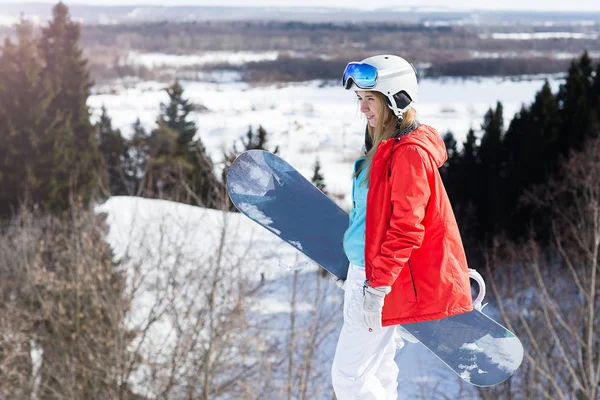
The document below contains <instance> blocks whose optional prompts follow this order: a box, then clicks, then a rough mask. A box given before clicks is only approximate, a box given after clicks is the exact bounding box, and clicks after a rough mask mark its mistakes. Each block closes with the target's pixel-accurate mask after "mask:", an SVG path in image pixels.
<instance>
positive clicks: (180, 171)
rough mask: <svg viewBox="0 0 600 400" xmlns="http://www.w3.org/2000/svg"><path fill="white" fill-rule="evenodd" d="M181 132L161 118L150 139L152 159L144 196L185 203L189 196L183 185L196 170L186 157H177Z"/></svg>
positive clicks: (147, 169) (145, 179)
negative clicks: (183, 201) (189, 174)
mask: <svg viewBox="0 0 600 400" xmlns="http://www.w3.org/2000/svg"><path fill="white" fill-rule="evenodd" d="M178 138H179V132H177V131H175V130H174V129H172V128H170V127H169V125H168V124H167V123H166V122H165V121H164V120H163V119H162V118H160V119H159V120H158V126H157V128H156V129H154V130H153V131H152V132H151V134H150V137H149V138H148V160H147V163H146V169H145V173H144V184H143V185H144V187H143V189H142V195H143V196H147V197H157V198H161V199H169V200H175V201H181V200H182V199H183V198H184V197H186V196H185V190H184V188H183V186H182V182H184V181H185V177H186V175H187V174H188V173H190V172H191V171H192V170H193V167H192V165H191V164H190V163H188V162H187V161H186V160H185V158H184V157H183V156H181V155H178V154H177V150H178Z"/></svg>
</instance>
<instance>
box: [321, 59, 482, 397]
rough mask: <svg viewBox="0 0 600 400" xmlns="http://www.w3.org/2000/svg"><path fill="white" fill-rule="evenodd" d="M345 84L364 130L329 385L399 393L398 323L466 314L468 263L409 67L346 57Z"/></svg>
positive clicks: (367, 393) (341, 390)
mask: <svg viewBox="0 0 600 400" xmlns="http://www.w3.org/2000/svg"><path fill="white" fill-rule="evenodd" d="M343 85H344V88H345V89H347V90H353V91H355V92H356V95H357V97H358V101H359V104H360V111H361V112H362V113H363V114H364V115H365V117H366V118H367V128H366V134H365V157H361V158H359V159H358V160H357V161H356V163H355V167H354V178H353V190H352V205H353V206H352V210H351V213H350V224H349V227H348V230H347V231H346V234H345V236H344V249H345V251H346V254H347V256H348V259H349V260H350V268H349V271H348V277H347V279H346V282H345V284H344V287H345V291H346V293H345V298H344V324H343V326H342V330H341V333H340V338H339V340H338V344H337V348H336V353H335V357H334V361H333V367H332V380H333V386H334V390H335V393H336V396H337V398H338V399H339V400H349V399H396V398H397V378H398V367H397V365H396V363H395V362H394V356H395V351H396V345H395V340H394V336H395V334H396V325H398V324H406V323H411V322H420V321H427V320H432V319H440V318H444V317H447V316H450V315H455V314H460V313H464V312H468V311H471V310H472V309H473V305H472V299H471V290H470V286H469V273H468V267H467V261H466V257H465V252H464V249H463V245H462V242H461V239H460V234H459V231H458V227H457V225H456V220H455V217H454V214H453V212H452V208H451V205H450V202H449V200H448V196H447V194H446V190H445V189H444V185H443V183H442V180H441V178H440V174H439V171H438V168H439V167H441V166H442V164H443V163H444V162H445V161H446V159H447V154H446V148H445V146H444V142H443V141H442V139H441V138H440V136H439V134H438V133H437V132H436V130H435V129H433V128H431V127H429V126H427V125H423V124H420V123H419V122H418V121H417V118H416V111H415V109H414V108H413V104H414V102H416V101H417V77H416V72H415V70H414V68H413V66H412V65H411V64H410V63H408V62H407V61H406V60H404V59H403V58H401V57H398V56H393V55H380V56H374V57H370V58H367V59H365V60H363V61H361V62H359V63H356V62H353V63H350V64H348V66H347V67H346V70H345V72H344V77H343Z"/></svg>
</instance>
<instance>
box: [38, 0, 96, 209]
mask: <svg viewBox="0 0 600 400" xmlns="http://www.w3.org/2000/svg"><path fill="white" fill-rule="evenodd" d="M79 38H80V26H79V24H77V23H75V22H73V21H71V18H70V16H69V11H68V8H67V7H66V6H65V5H64V4H63V3H58V4H57V5H56V6H55V7H54V8H53V19H52V21H50V23H49V24H48V26H47V27H45V28H43V29H42V36H41V38H40V42H39V50H40V53H41V56H42V59H43V62H44V70H43V71H42V76H43V78H44V79H47V80H48V81H49V82H50V84H51V87H52V90H53V91H54V92H55V93H56V95H55V96H54V97H53V98H52V101H51V103H50V106H49V115H50V117H51V118H58V119H60V124H58V125H57V126H56V127H55V128H54V129H53V133H52V135H53V138H52V141H51V145H49V146H48V148H46V149H45V150H44V154H48V155H52V160H51V163H52V168H50V169H49V170H48V175H47V176H46V177H45V179H44V183H45V185H44V186H45V187H44V190H45V192H46V193H48V199H47V202H46V208H48V209H50V210H54V211H60V210H65V209H66V208H68V207H69V204H70V202H71V201H72V200H75V201H83V202H84V203H85V202H87V201H89V200H91V199H92V197H93V195H94V192H95V189H96V188H97V187H98V185H99V184H101V183H102V182H106V174H105V171H104V170H103V168H102V156H101V155H100V152H99V150H98V140H97V137H96V132H95V129H94V126H93V125H92V123H91V122H90V112H89V109H88V106H87V104H86V103H87V99H88V97H89V95H90V88H91V85H92V83H91V81H90V77H89V72H88V70H87V66H86V64H87V62H86V61H85V59H84V58H83V56H82V50H81V49H80V48H79V45H78V42H79Z"/></svg>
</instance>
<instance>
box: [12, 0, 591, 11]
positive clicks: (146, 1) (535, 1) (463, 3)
mask: <svg viewBox="0 0 600 400" xmlns="http://www.w3.org/2000/svg"><path fill="white" fill-rule="evenodd" d="M20 1H23V0H0V4H2V3H15V2H20ZM24 2H30V1H24ZM31 2H41V3H56V2H57V0H33V1H31ZM64 2H65V3H66V4H67V5H74V4H88V5H194V6H235V7H243V6H258V7H265V6H266V7H270V6H275V7H284V6H288V7H302V6H303V7H323V6H324V7H343V8H359V9H374V8H383V7H396V6H397V7H403V8H404V7H406V6H407V2H400V1H390V0H369V1H365V0H171V1H166V0H73V1H70V0H65V1H64ZM445 3H446V4H444V2H441V1H440V0H419V1H414V2H410V3H408V4H414V5H418V6H420V7H440V8H448V7H450V6H451V7H452V8H456V9H483V10H540V11H598V12H600V1H599V0H574V1H564V0H528V1H523V0H504V1H489V0H487V1H486V0H480V1H478V2H473V1H472V0H453V1H452V2H445Z"/></svg>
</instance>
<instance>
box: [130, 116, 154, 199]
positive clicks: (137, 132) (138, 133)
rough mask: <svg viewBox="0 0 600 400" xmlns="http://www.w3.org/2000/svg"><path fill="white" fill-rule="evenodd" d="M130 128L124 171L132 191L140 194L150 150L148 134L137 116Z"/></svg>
mask: <svg viewBox="0 0 600 400" xmlns="http://www.w3.org/2000/svg"><path fill="white" fill-rule="evenodd" d="M132 128H133V135H132V137H131V139H130V140H129V141H128V143H127V148H128V154H127V159H126V165H125V171H126V175H127V176H128V177H129V179H130V180H131V182H132V188H133V193H134V194H136V195H138V196H140V195H141V194H142V187H143V180H144V174H145V171H146V164H147V162H148V157H149V151H150V149H149V146H148V145H149V143H148V138H149V135H148V132H146V130H145V129H144V127H143V126H142V122H141V121H140V119H139V118H138V119H137V120H136V121H135V122H134V123H133V125H132Z"/></svg>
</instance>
